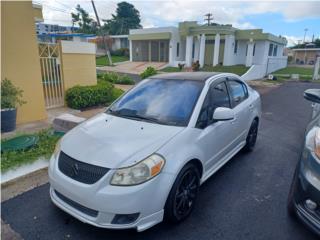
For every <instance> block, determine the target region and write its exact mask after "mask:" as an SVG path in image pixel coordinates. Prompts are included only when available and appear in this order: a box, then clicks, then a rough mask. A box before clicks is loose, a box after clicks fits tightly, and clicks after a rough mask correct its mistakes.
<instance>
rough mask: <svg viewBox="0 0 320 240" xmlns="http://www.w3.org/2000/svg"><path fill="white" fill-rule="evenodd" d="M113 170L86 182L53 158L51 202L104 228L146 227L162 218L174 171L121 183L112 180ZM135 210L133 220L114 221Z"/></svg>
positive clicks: (50, 180)
mask: <svg viewBox="0 0 320 240" xmlns="http://www.w3.org/2000/svg"><path fill="white" fill-rule="evenodd" d="M113 173H114V171H113V170H110V171H109V172H108V173H107V174H106V175H105V176H103V177H102V178H101V179H100V180H99V181H98V182H96V183H94V184H90V185H89V184H84V183H81V182H78V181H75V180H73V179H71V178H69V177H67V176H66V175H64V174H63V173H62V172H60V170H59V168H58V166H57V161H55V159H51V162H50V166H49V182H50V196H51V199H52V202H53V203H54V204H55V205H56V206H58V207H59V208H61V209H62V210H63V211H65V212H67V213H69V214H70V215H72V216H73V217H75V218H77V219H79V220H80V221H82V222H85V223H88V224H91V225H94V226H97V227H102V228H110V229H128V228H135V229H137V231H144V230H146V229H148V228H150V227H152V226H154V225H155V224H157V223H159V222H161V221H162V220H163V214H164V210H163V209H164V205H165V202H166V198H167V196H168V193H169V191H170V188H171V185H172V183H173V182H174V176H173V175H171V174H167V173H161V174H159V175H158V176H157V177H155V178H154V179H152V180H150V181H148V182H145V183H143V184H140V185H136V186H130V187H120V186H112V185H110V184H109V182H110V179H111V176H112V175H113ZM92 212H93V213H96V214H91V213H92ZM136 213H138V217H137V218H136V219H135V220H134V221H133V222H130V223H128V224H114V223H113V220H114V218H115V216H116V215H130V214H136Z"/></svg>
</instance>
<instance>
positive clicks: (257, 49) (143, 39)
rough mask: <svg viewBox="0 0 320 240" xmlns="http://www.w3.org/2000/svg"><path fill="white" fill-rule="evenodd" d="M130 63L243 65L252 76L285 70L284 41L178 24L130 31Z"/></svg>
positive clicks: (234, 30)
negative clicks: (196, 62) (280, 69)
mask: <svg viewBox="0 0 320 240" xmlns="http://www.w3.org/2000/svg"><path fill="white" fill-rule="evenodd" d="M129 41H130V43H129V46H130V61H143V62H144V61H150V62H167V63H168V64H167V65H168V66H177V65H178V64H179V63H184V64H185V66H187V67H190V66H191V65H192V63H193V62H195V61H199V63H200V66H201V67H203V66H204V65H208V66H216V65H223V66H232V65H239V64H242V65H246V66H248V67H252V68H251V71H253V72H254V73H255V74H256V75H259V76H260V75H265V74H266V73H268V72H272V71H275V70H277V69H279V68H283V67H286V65H287V57H286V56H283V50H284V47H285V46H286V44H287V40H286V39H285V38H283V37H281V36H279V37H278V36H275V35H273V34H270V33H264V32H263V31H262V29H246V30H240V29H237V28H234V27H232V25H219V24H214V25H210V26H207V25H199V24H197V22H195V21H187V22H180V23H179V26H178V27H160V28H148V29H134V30H130V33H129Z"/></svg>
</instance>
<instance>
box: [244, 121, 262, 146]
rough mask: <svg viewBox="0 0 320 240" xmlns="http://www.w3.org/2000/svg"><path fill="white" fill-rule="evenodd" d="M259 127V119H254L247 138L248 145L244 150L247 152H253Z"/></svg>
mask: <svg viewBox="0 0 320 240" xmlns="http://www.w3.org/2000/svg"><path fill="white" fill-rule="evenodd" d="M258 128H259V121H258V120H257V119H255V120H253V122H252V124H251V126H250V129H249V132H248V135H247V139H246V145H245V146H244V148H243V149H244V150H245V151H246V152H251V151H252V150H253V149H254V146H255V145H256V142H257V137H258Z"/></svg>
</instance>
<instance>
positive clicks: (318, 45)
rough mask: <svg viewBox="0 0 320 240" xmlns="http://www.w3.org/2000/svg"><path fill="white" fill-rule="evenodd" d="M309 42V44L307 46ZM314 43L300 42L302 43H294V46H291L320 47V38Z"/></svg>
mask: <svg viewBox="0 0 320 240" xmlns="http://www.w3.org/2000/svg"><path fill="white" fill-rule="evenodd" d="M306 44H307V46H306ZM312 44H313V45H310V43H300V44H296V45H294V46H293V47H291V48H293V49H294V48H305V47H306V48H320V38H317V39H315V40H314V41H313V42H312Z"/></svg>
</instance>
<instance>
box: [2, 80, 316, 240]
mask: <svg viewBox="0 0 320 240" xmlns="http://www.w3.org/2000/svg"><path fill="white" fill-rule="evenodd" d="M319 87H320V84H312V83H301V82H300V83H297V82H292V83H285V84H283V85H281V86H280V87H277V88H273V89H272V90H270V91H266V92H264V93H263V94H262V95H261V97H262V110H263V115H262V119H261V122H260V123H261V124H260V129H259V135H258V141H257V145H256V148H255V150H254V151H253V152H252V153H249V154H244V153H239V154H237V155H236V156H235V157H234V158H233V159H232V160H230V161H229V162H228V163H227V164H226V165H225V166H224V167H223V168H221V169H220V170H219V171H218V172H217V173H216V174H215V175H214V176H212V177H211V178H210V179H209V180H208V181H207V182H206V183H204V184H203V185H202V187H201V189H200V194H199V198H198V202H197V206H196V208H195V211H194V212H193V213H192V214H191V216H190V217H189V218H188V219H187V220H186V221H184V222H182V223H181V224H179V225H170V224H168V223H161V224H159V225H157V226H155V227H153V228H151V229H149V230H147V231H145V232H142V233H137V232H135V231H134V230H125V231H122V230H121V231H115V230H106V229H99V228H96V227H93V226H90V225H87V224H84V223H81V222H80V221H78V220H76V219H74V218H73V217H71V216H69V215H68V214H66V213H64V212H62V211H61V210H59V209H58V208H56V207H55V206H54V205H53V204H52V203H51V201H50V198H49V185H48V184H45V185H43V186H40V187H37V188H35V189H33V190H31V191H28V192H26V193H24V194H22V195H19V196H17V197H15V198H13V199H10V200H7V201H5V202H3V203H2V220H3V221H4V222H5V223H7V224H9V225H10V226H11V228H12V229H13V230H14V231H15V232H17V233H18V234H20V235H21V237H22V238H24V239H32V240H34V239H41V240H44V239H79V240H80V239H184V240H187V239H197V240H198V239H245V240H249V239H255V240H257V239H281V240H282V239H290V240H294V239H301V240H304V239H310V240H312V239H316V236H315V235H314V234H313V233H311V232H310V231H309V230H308V229H307V228H305V226H304V225H302V224H301V223H300V222H298V221H296V220H294V219H291V218H290V217H289V216H288V215H287V211H286V200H287V195H288V191H289V187H290V184H291V180H292V176H293V172H294V168H295V166H296V163H297V161H298V158H299V154H300V150H301V147H302V143H303V137H304V129H305V127H306V125H307V123H308V121H309V120H310V114H311V103H310V102H307V101H306V100H304V99H303V91H304V90H305V89H308V88H319ZM128 201H130V199H128ZM150 201H152V199H150Z"/></svg>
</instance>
